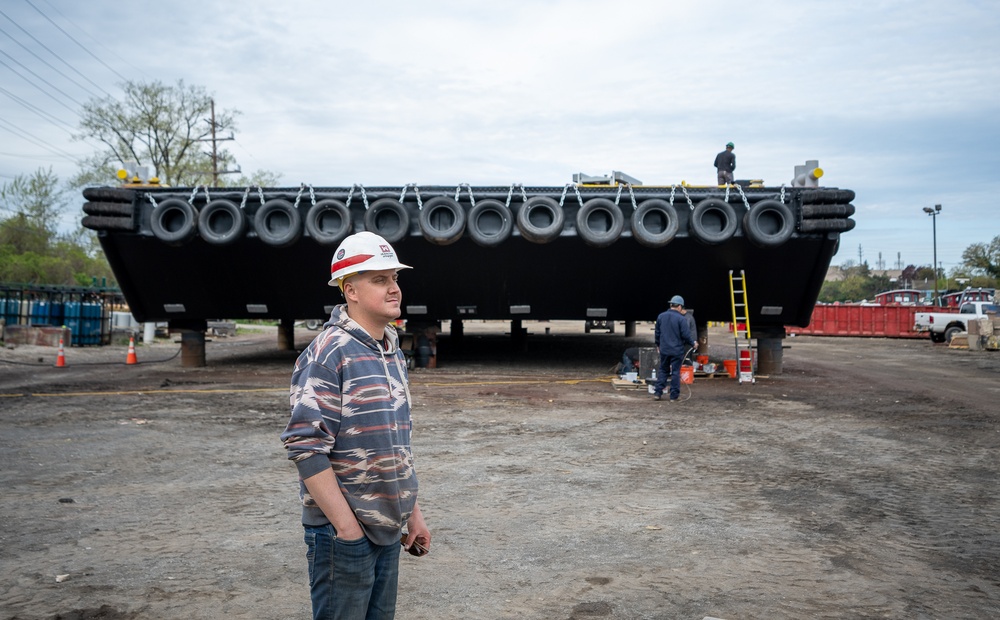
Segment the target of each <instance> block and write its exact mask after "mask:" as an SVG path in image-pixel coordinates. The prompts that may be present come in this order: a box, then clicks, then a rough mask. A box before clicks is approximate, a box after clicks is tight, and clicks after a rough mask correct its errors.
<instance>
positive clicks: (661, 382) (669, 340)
mask: <svg viewBox="0 0 1000 620" xmlns="http://www.w3.org/2000/svg"><path fill="white" fill-rule="evenodd" d="M683 307H684V298H683V297H681V296H680V295H674V296H673V297H671V298H670V309H669V310H667V311H666V312H664V313H662V314H660V316H658V317H656V327H655V328H654V329H653V338H654V339H655V340H656V352H657V353H659V354H660V372H659V373H657V375H656V385H655V387H654V388H653V389H654V392H653V398H654V399H655V400H662V399H663V390H664V388H666V387H667V376H669V377H670V400H671V401H675V400H677V399H678V398H680V395H681V361H682V360H683V359H684V354H685V353H686V352H687V351H688V349H691V348H694V338H692V336H691V330H690V328H689V327H688V322H687V319H686V318H684V315H683V314H681V312H680V311H681V309H682V308H683Z"/></svg>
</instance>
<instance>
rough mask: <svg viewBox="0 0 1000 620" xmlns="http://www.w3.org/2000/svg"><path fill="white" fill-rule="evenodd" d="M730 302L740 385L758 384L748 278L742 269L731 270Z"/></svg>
mask: <svg viewBox="0 0 1000 620" xmlns="http://www.w3.org/2000/svg"><path fill="white" fill-rule="evenodd" d="M729 300H730V302H732V308H733V337H734V338H735V339H736V369H737V374H736V376H737V378H739V381H740V383H756V379H754V376H753V364H754V354H753V348H754V347H753V340H752V338H751V336H750V318H749V312H748V311H747V309H748V307H749V306H748V302H747V276H746V273H744V271H743V270H742V269H740V274H739V275H735V273H734V272H733V270H732V269H730V270H729Z"/></svg>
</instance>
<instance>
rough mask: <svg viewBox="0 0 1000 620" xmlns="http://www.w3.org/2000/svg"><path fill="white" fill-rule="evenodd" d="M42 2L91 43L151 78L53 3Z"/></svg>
mask: <svg viewBox="0 0 1000 620" xmlns="http://www.w3.org/2000/svg"><path fill="white" fill-rule="evenodd" d="M42 2H44V3H45V4H46V6H48V7H49V8H50V9H52V12H53V13H56V14H57V15H59V17H62V18H63V20H64V21H66V22H68V23H71V24H73V25H74V26H76V28H77V30H79V31H80V32H82V33H83V34H85V35H87V38H89V39H90V40H91V41H93V42H94V43H96V44H98V45H99V46H101V47H102V48H103V49H104V51H106V52H108V53H109V54H111V55H112V56H114V57H116V58H118V60H120V61H121V62H123V63H125V64H126V65H128V66H129V67H132V68H133V69H135V71H136V73H141V74H143V75H145V76H146V77H150V76H149V74H147V73H146V72H145V71H143V70H142V69H140V68H139V67H137V66H135V65H133V64H132V63H130V62H129V61H128V59H127V58H123V57H120V56H118V55H117V54H116V53H115V52H114V50H112V49H110V48H108V46H107V45H104V44H103V43H101V40H100V39H98V38H97V37H95V36H94V35H92V34H90V33H89V32H87V31H86V30H85V29H83V28H81V27H80V25H79V24H77V23H75V22H74V21H73V20H72V19H69V18H68V17H66V14H65V13H63V12H62V11H60V10H59V9H58V8H56V7H55V6H54V5H53V4H52V3H51V2H48V0H42Z"/></svg>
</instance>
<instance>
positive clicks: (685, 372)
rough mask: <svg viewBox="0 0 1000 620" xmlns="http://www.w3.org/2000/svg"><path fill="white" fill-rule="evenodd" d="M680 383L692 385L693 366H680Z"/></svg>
mask: <svg viewBox="0 0 1000 620" xmlns="http://www.w3.org/2000/svg"><path fill="white" fill-rule="evenodd" d="M681 383H687V384H691V383H694V366H681Z"/></svg>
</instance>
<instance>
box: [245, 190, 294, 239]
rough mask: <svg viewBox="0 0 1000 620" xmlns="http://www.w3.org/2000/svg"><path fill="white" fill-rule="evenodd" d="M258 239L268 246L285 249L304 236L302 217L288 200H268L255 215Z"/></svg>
mask: <svg viewBox="0 0 1000 620" xmlns="http://www.w3.org/2000/svg"><path fill="white" fill-rule="evenodd" d="M253 224H254V228H255V229H256V230H257V237H259V238H260V240H261V241H263V242H264V243H266V244H267V245H270V246H273V247H276V248H283V247H287V246H290V245H292V244H293V243H295V242H296V241H298V240H299V238H300V237H301V236H302V216H301V215H299V210H298V209H296V208H295V207H294V206H293V205H292V203H290V202H288V201H287V200H282V199H280V198H277V199H275V200H268V201H267V202H265V203H264V204H263V205H261V207H260V208H259V209H257V213H256V214H254V218H253Z"/></svg>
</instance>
